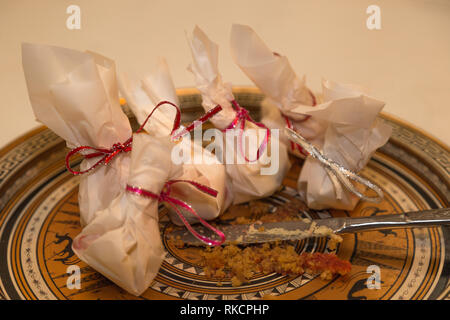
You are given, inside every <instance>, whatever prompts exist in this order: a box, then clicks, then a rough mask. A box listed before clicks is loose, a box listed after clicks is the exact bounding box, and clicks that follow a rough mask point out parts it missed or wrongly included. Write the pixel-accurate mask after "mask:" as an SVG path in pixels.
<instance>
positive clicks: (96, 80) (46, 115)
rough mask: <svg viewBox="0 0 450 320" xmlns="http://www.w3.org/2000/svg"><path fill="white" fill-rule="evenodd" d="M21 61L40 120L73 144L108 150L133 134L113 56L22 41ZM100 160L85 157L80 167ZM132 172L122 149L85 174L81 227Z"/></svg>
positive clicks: (79, 201) (117, 192)
mask: <svg viewBox="0 0 450 320" xmlns="http://www.w3.org/2000/svg"><path fill="white" fill-rule="evenodd" d="M22 63H23V69H24V73H25V79H26V82H27V86H28V93H29V96H30V101H31V105H32V107H33V111H34V114H35V116H36V118H37V120H38V121H40V122H42V123H43V124H45V125H46V126H47V127H49V128H50V129H51V130H53V131H54V132H55V133H56V134H57V135H59V136H60V137H62V138H63V139H64V140H66V142H67V146H68V147H69V148H74V147H78V146H84V145H86V146H92V147H97V148H108V149H109V148H111V146H112V145H113V144H114V143H117V142H124V141H126V140H127V139H128V138H129V137H130V136H131V127H130V123H129V121H128V118H127V116H126V115H125V114H124V113H123V112H122V109H121V107H120V104H119V96H118V88H117V82H116V73H115V64H114V62H113V61H112V60H110V59H108V58H106V57H103V56H101V55H98V54H95V53H92V52H79V51H76V50H70V49H66V48H59V47H53V46H46V45H37V44H23V46H22ZM93 115H95V116H93ZM97 161H98V159H97V158H91V159H84V160H83V161H82V162H81V165H80V170H81V171H83V170H86V169H88V168H90V167H92V166H93V165H94V164H95V163H96V162H97ZM128 173H129V154H127V153H121V154H119V155H118V156H116V157H115V159H114V161H111V162H110V163H109V165H108V166H104V165H100V166H98V167H96V169H95V170H92V171H91V172H90V173H89V174H83V175H82V176H81V178H80V187H79V195H78V203H79V206H80V219H81V225H82V226H84V225H86V224H88V223H89V222H90V221H91V220H92V219H93V218H94V214H95V213H96V212H98V211H99V210H102V209H105V208H106V207H108V206H109V204H110V203H111V201H112V200H113V199H115V198H116V197H117V196H118V195H119V193H120V192H121V190H123V189H124V188H125V183H126V181H127V178H128Z"/></svg>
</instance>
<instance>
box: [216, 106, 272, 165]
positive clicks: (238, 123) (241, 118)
mask: <svg viewBox="0 0 450 320" xmlns="http://www.w3.org/2000/svg"><path fill="white" fill-rule="evenodd" d="M231 104H232V106H233V108H234V110H235V111H236V117H235V118H234V120H233V121H232V122H231V123H230V124H229V125H228V127H226V128H225V129H224V130H222V131H227V130H233V129H236V128H238V129H239V139H238V144H239V150H240V152H241V155H242V157H243V158H244V159H245V161H247V162H255V161H257V160H258V159H259V158H260V157H261V155H262V154H263V153H264V151H265V150H266V148H267V145H268V143H269V139H270V129H269V128H267V127H266V126H265V125H264V124H262V123H260V122H256V121H255V120H253V119H252V118H251V117H250V115H249V113H248V111H247V110H246V109H244V108H242V107H241V106H240V105H239V104H238V103H237V101H236V100H232V101H231ZM245 121H249V122H251V123H253V124H255V125H256V126H258V127H260V128H263V129H266V135H265V137H264V141H263V142H262V143H261V145H260V146H259V147H258V150H257V152H256V159H254V160H249V159H248V158H247V156H246V155H245V152H244V150H243V148H242V145H243V138H244V137H243V134H244V129H245Z"/></svg>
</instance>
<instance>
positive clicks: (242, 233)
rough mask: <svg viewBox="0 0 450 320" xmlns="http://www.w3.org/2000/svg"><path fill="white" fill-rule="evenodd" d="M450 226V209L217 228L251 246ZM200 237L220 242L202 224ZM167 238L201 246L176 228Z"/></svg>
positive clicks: (228, 239)
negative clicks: (401, 229) (389, 230)
mask: <svg viewBox="0 0 450 320" xmlns="http://www.w3.org/2000/svg"><path fill="white" fill-rule="evenodd" d="M444 225H450V208H441V209H433V210H425V211H415V212H406V213H399V214H389V215H380V216H373V217H357V218H348V217H340V218H326V219H313V220H308V219H302V220H294V221H283V222H270V223H253V224H239V225H224V226H217V228H218V229H220V230H221V231H222V232H223V233H224V234H225V237H226V240H225V243H224V244H230V243H238V244H252V243H263V242H274V241H283V240H301V239H304V238H309V237H324V236H330V235H332V234H336V235H339V234H344V233H355V232H363V231H374V230H382V229H398V228H421V227H438V226H444ZM194 229H195V230H196V231H197V232H199V233H200V234H202V235H206V236H208V237H210V238H212V239H215V240H219V239H218V237H217V236H215V235H214V234H213V233H211V231H209V230H208V229H206V228H205V227H203V226H202V225H196V226H194ZM166 237H168V238H169V239H170V238H172V239H178V240H181V241H182V242H183V243H184V244H186V245H194V246H204V245H206V244H205V243H203V242H202V241H201V240H199V239H197V238H196V237H194V236H193V235H192V234H191V233H190V232H189V231H187V230H186V229H175V230H174V231H172V232H169V233H168V234H166Z"/></svg>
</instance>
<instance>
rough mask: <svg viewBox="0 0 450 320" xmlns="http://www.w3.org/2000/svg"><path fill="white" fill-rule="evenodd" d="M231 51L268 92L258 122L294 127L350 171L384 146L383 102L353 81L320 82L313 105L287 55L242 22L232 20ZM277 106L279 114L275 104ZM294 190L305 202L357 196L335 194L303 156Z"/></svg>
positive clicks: (344, 201) (345, 203) (336, 204)
mask: <svg viewBox="0 0 450 320" xmlns="http://www.w3.org/2000/svg"><path fill="white" fill-rule="evenodd" d="M231 51H232V55H233V57H234V59H235V62H236V63H237V65H238V66H239V67H240V68H241V69H242V71H244V73H245V74H246V75H247V76H248V77H249V78H250V79H251V80H252V81H253V82H254V83H255V84H256V86H258V87H259V88H260V89H261V91H262V92H263V93H264V94H265V95H266V96H267V97H268V101H266V104H265V106H266V117H265V119H263V122H264V123H266V124H267V125H268V126H271V127H279V128H281V127H284V126H286V120H285V119H283V117H282V115H283V116H285V117H287V118H288V120H290V122H291V123H292V126H293V128H294V129H295V130H296V131H297V132H299V133H300V134H301V135H302V136H303V137H304V138H306V140H308V141H309V142H310V143H312V144H313V145H315V146H316V147H318V148H319V149H322V151H323V154H324V155H325V156H326V157H328V158H330V159H333V160H335V161H336V162H338V163H339V164H341V165H342V166H344V167H346V168H347V169H349V170H352V171H354V172H359V171H360V170H362V169H363V168H364V167H365V166H366V165H367V162H368V161H369V159H370V157H371V156H372V154H373V153H374V152H375V150H376V149H377V148H379V147H381V146H382V145H384V144H385V143H386V142H387V140H388V139H389V136H390V134H391V128H390V127H389V126H388V125H386V124H384V123H383V122H382V121H381V120H380V119H378V118H377V115H378V114H379V112H380V111H381V110H382V108H383V107H384V102H382V101H379V100H376V99H374V98H372V97H370V96H368V95H367V94H366V93H365V92H364V91H363V90H362V89H361V88H359V87H357V86H354V85H344V84H338V83H334V82H331V81H324V82H323V93H322V97H323V103H322V104H320V105H317V106H314V107H312V106H311V105H312V104H313V102H314V99H313V97H314V96H313V95H312V94H311V92H310V90H309V89H308V88H307V87H306V85H305V83H304V79H299V78H298V77H297V75H296V74H295V72H294V71H293V69H292V67H291V66H290V64H289V61H288V60H287V58H286V57H284V56H282V55H279V54H274V53H273V52H272V50H270V49H269V48H268V47H267V46H266V45H265V43H264V42H263V41H262V40H261V39H260V38H259V37H258V35H257V34H256V33H255V32H254V31H253V30H252V29H251V28H250V27H247V26H242V25H233V27H232V32H231ZM271 106H275V107H276V108H278V110H279V111H281V114H280V113H279V112H277V111H276V110H275V109H273V107H272V109H271ZM298 191H299V193H300V195H302V196H303V198H304V200H305V201H306V203H307V205H308V207H310V208H313V209H324V208H337V209H346V210H352V209H353V208H354V207H355V205H356V204H357V202H358V200H359V198H357V197H356V196H354V195H353V194H352V193H351V192H349V191H347V190H344V192H343V193H342V194H341V195H340V196H339V195H338V193H337V192H336V190H335V187H334V186H333V184H332V182H331V180H330V177H329V176H328V174H327V172H326V170H325V169H324V167H323V166H322V165H321V164H320V163H319V161H317V160H315V159H312V158H310V157H308V158H307V160H306V161H305V163H304V165H303V168H302V170H301V173H300V177H299V179H298Z"/></svg>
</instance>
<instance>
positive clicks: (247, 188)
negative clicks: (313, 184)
mask: <svg viewBox="0 0 450 320" xmlns="http://www.w3.org/2000/svg"><path fill="white" fill-rule="evenodd" d="M188 41H189V45H190V48H191V53H192V59H193V62H192V64H191V65H190V66H189V70H190V71H191V72H192V73H193V75H194V77H195V82H196V86H197V89H198V90H199V91H200V93H201V96H202V106H203V108H204V109H205V111H209V110H211V109H212V108H213V107H214V106H216V105H220V106H222V109H223V110H222V112H221V113H220V114H218V115H217V116H216V117H214V118H213V119H211V122H212V123H213V124H214V126H215V127H216V128H217V129H219V130H221V131H222V132H223V133H224V136H225V138H224V147H223V150H222V158H223V156H226V158H227V159H226V160H225V161H224V162H225V166H226V172H227V175H228V179H229V180H230V183H231V189H232V194H233V203H234V204H239V203H243V202H247V201H250V200H254V199H260V198H264V197H268V196H270V195H272V194H273V193H274V192H275V191H276V190H277V189H278V188H279V187H280V185H281V183H282V181H283V179H284V177H285V175H286V173H287V171H288V170H289V168H290V162H289V158H288V152H287V148H286V146H285V145H283V144H281V145H279V144H278V131H277V130H273V131H271V130H270V129H268V128H267V127H266V126H265V125H263V124H261V123H258V122H256V121H254V120H253V119H252V118H251V117H250V116H249V114H248V111H247V110H246V109H245V108H244V107H241V106H240V105H239V104H238V103H237V102H236V100H235V98H234V96H233V93H232V90H231V84H229V83H224V82H223V81H222V77H221V75H220V73H219V69H218V46H217V44H216V43H214V42H212V41H211V40H210V39H209V38H208V37H207V35H206V34H205V33H204V32H203V31H202V30H201V29H200V28H199V27H195V29H194V31H193V33H192V36H191V37H190V38H189V39H188ZM230 137H231V138H230ZM234 137H236V138H237V143H236V139H234ZM246 137H247V138H248V139H249V141H253V142H250V143H248V144H246V146H247V147H245V146H244V144H245V138H246ZM236 145H237V146H236ZM235 146H236V147H235ZM258 146H259V147H258ZM269 151H270V156H271V157H269ZM216 155H217V153H216ZM230 156H231V160H232V161H229V159H230ZM222 160H223V159H222ZM272 160H275V161H272ZM230 162H232V163H230Z"/></svg>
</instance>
